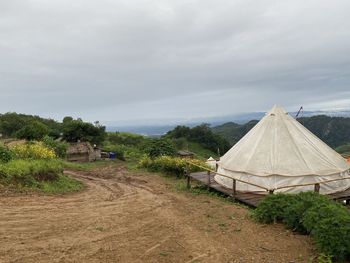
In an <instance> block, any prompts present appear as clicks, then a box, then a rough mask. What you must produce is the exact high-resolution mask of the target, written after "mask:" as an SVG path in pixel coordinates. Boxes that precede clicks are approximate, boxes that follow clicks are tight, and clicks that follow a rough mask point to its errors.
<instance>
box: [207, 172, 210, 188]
mask: <svg viewBox="0 0 350 263" xmlns="http://www.w3.org/2000/svg"><path fill="white" fill-rule="evenodd" d="M207 176H208V186H209V185H210V171H207Z"/></svg>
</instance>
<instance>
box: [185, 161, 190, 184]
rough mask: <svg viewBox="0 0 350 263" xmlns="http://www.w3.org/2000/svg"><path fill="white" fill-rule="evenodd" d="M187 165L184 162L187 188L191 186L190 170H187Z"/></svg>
mask: <svg viewBox="0 0 350 263" xmlns="http://www.w3.org/2000/svg"><path fill="white" fill-rule="evenodd" d="M189 171H190V170H189V167H188V164H186V168H185V176H186V179H187V189H190V188H191V177H190V172H189Z"/></svg>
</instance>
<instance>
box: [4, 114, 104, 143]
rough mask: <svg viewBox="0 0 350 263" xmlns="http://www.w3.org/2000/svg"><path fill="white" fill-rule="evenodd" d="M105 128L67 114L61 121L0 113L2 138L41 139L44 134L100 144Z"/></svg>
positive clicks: (70, 140)
mask: <svg viewBox="0 0 350 263" xmlns="http://www.w3.org/2000/svg"><path fill="white" fill-rule="evenodd" d="M105 130H106V128H105V127H104V126H102V125H100V124H99V122H98V121H97V122H95V123H94V124H92V123H89V122H84V121H83V120H82V119H80V118H78V119H73V118H72V117H70V116H67V117H65V118H64V119H63V121H62V122H58V121H56V120H53V119H45V118H41V117H39V116H34V115H27V114H18V113H15V112H9V113H5V114H0V133H1V135H2V138H18V139H26V140H42V139H43V138H44V137H45V136H50V137H51V138H53V139H57V138H62V139H63V140H65V141H67V142H77V141H78V140H80V141H89V142H91V143H94V144H100V143H102V142H103V140H104V138H105V134H106V132H105Z"/></svg>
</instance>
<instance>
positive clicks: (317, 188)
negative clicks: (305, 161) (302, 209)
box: [314, 183, 321, 193]
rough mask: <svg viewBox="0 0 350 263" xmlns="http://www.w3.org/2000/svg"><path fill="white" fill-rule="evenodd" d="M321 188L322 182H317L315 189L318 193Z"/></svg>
mask: <svg viewBox="0 0 350 263" xmlns="http://www.w3.org/2000/svg"><path fill="white" fill-rule="evenodd" d="M320 188H321V186H320V184H319V183H317V184H315V187H314V191H315V192H316V193H319V192H320Z"/></svg>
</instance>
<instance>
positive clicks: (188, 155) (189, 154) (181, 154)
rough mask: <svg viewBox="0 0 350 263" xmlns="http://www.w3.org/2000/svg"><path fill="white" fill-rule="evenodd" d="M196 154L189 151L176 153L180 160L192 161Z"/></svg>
mask: <svg viewBox="0 0 350 263" xmlns="http://www.w3.org/2000/svg"><path fill="white" fill-rule="evenodd" d="M195 155H196V154H195V153H193V152H190V151H185V150H181V151H178V152H177V156H179V157H181V158H187V159H193V158H194V156H195Z"/></svg>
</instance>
